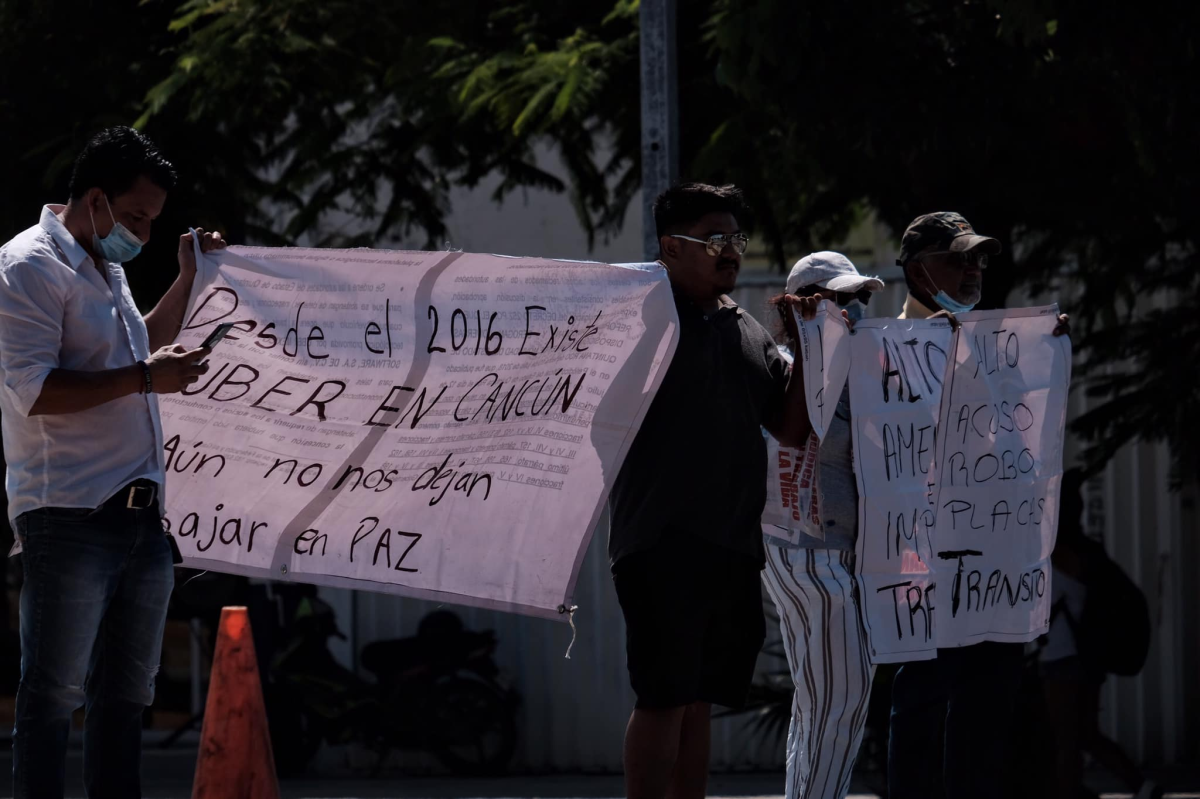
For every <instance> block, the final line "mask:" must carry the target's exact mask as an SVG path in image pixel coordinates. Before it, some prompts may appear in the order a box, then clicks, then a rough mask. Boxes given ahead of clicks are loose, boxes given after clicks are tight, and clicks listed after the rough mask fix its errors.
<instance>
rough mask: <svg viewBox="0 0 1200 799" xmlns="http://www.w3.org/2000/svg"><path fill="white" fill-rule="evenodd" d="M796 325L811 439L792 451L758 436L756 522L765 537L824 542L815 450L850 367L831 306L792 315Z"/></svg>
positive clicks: (844, 331) (840, 323) (845, 338)
mask: <svg viewBox="0 0 1200 799" xmlns="http://www.w3.org/2000/svg"><path fill="white" fill-rule="evenodd" d="M793 313H794V311H793ZM796 326H797V330H798V331H799V333H800V347H799V349H800V353H799V355H800V360H801V365H800V367H798V368H801V369H803V370H804V373H803V379H804V392H805V400H806V402H807V405H808V418H809V423H810V424H811V425H812V435H810V436H809V439H808V442H807V444H806V445H805V446H804V447H802V448H798V447H785V446H783V445H782V444H780V443H779V442H778V441H776V440H775V439H774V438H773V437H772V436H770V435H767V434H766V433H765V432H764V435H766V438H767V502H766V507H765V508H764V510H763V518H762V524H763V531H764V532H765V533H767V534H768V535H771V536H773V537H775V538H778V539H781V540H786V541H788V542H789V543H792V544H795V543H798V542H799V541H800V537H801V536H805V535H807V536H811V537H813V538H816V539H818V540H821V541H823V540H825V529H824V527H823V526H822V525H821V518H820V506H821V492H820V485H819V480H818V475H819V473H820V469H819V457H820V447H821V441H822V440H823V439H824V438H825V431H826V430H827V429H828V428H829V424H830V422H832V421H833V414H834V411H836V410H837V398H838V397H839V396H840V395H841V393H842V389H843V388H844V387H845V385H846V377H847V375H848V372H849V368H850V352H849V346H850V335H849V333H850V330H849V328H848V327H847V325H846V320H845V318H843V316H842V313H841V311H840V310H839V309H838V308H837V306H836V305H835V304H833V303H830V302H822V303H821V304H820V305H819V306H818V307H817V315H816V317H815V318H814V319H811V320H809V321H807V322H806V321H804V320H803V319H801V318H800V316H799V315H798V314H797V315H796ZM793 368H797V367H795V366H793ZM826 397H832V401H830V402H828V403H827V402H825V398H826Z"/></svg>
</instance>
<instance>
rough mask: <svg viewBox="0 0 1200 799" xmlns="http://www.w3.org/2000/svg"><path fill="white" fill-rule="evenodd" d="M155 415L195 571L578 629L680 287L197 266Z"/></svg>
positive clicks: (445, 270)
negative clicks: (209, 341) (212, 342)
mask: <svg viewBox="0 0 1200 799" xmlns="http://www.w3.org/2000/svg"><path fill="white" fill-rule="evenodd" d="M198 260H199V261H200V267H201V274H200V276H199V277H198V278H197V280H196V285H195V288H194V289H193V293H192V297H191V300H190V303H189V308H188V311H187V314H186V317H185V323H184V328H183V331H182V333H181V334H180V337H179V341H180V343H182V344H184V345H186V346H195V345H197V344H198V343H199V342H200V341H201V340H203V339H204V337H205V336H207V335H208V334H209V333H210V332H211V331H212V330H213V329H214V327H215V326H216V325H217V324H219V323H222V322H235V323H237V326H236V328H235V330H234V332H233V333H232V334H231V335H230V336H229V337H228V338H227V339H226V340H225V341H223V342H221V343H220V344H218V345H217V346H216V348H215V349H214V350H213V353H212V355H211V356H210V358H209V362H210V369H209V372H208V373H207V374H206V375H205V376H204V377H202V378H201V379H200V381H199V382H198V383H196V384H195V385H194V386H192V387H191V388H189V390H188V391H187V392H186V393H185V394H179V395H168V396H163V397H161V398H160V400H161V408H162V415H163V426H164V431H165V436H166V465H167V473H168V475H169V478H168V483H167V501H168V505H167V509H166V515H167V519H166V523H167V525H168V526H169V528H170V530H171V532H172V533H173V534H174V535H175V536H176V537H177V540H178V541H179V544H180V547H181V549H182V551H183V554H184V556H185V564H186V565H188V566H191V567H194V568H204V569H212V570H216V571H224V572H232V573H237V574H244V575H251V576H259V577H267V578H272V579H277V580H279V579H283V580H295V581H300V582H310V583H317V584H324V585H335V586H345V587H352V588H364V589H369V590H375V591H383V592H389V593H398V594H405V595H408V596H414V597H419V598H425V599H434V600H439V601H447V602H457V603H462V604H471V605H478V606H483V607H492V608H498V609H503V610H511V611H519V612H523V613H528V614H532V615H537V616H543V617H549V618H556V617H557V618H564V619H565V617H563V616H562V614H561V609H562V608H563V607H570V604H571V602H570V600H571V594H572V592H573V590H574V585H575V580H576V576H577V574H578V570H579V565H580V562H581V561H582V558H583V554H584V551H585V550H586V548H587V544H588V541H589V539H590V536H591V533H592V530H593V528H594V526H595V524H596V522H597V520H598V518H599V516H600V513H601V510H602V505H603V502H604V501H605V499H606V497H607V495H608V489H609V487H610V486H611V484H612V482H613V480H614V479H615V477H616V473H617V470H619V469H620V466H621V463H622V460H623V458H624V456H625V453H626V452H627V451H628V448H629V445H630V443H631V442H632V440H633V437H634V435H635V434H636V432H637V429H638V425H639V424H640V423H641V420H642V418H643V416H644V413H645V411H646V409H647V407H648V406H649V403H650V401H651V399H652V398H653V396H654V393H655V391H656V390H657V388H658V385H659V383H660V382H661V379H662V376H663V374H664V373H665V366H666V365H667V364H669V363H670V359H671V356H672V355H673V353H674V346H675V342H676V339H677V334H676V330H677V322H676V316H675V307H674V302H673V300H672V295H671V291H670V287H669V285H668V283H667V278H666V274H665V272H663V270H661V269H649V268H647V269H631V268H621V267H615V266H608V265H604V264H595V263H569V262H556V261H549V260H543V259H533V258H506V257H500V256H492V255H475V254H470V253H446V252H397V251H383V250H365V249H363V250H305V249H269V248H254V247H232V248H230V249H229V250H227V251H221V252H214V253H210V254H208V255H206V256H198Z"/></svg>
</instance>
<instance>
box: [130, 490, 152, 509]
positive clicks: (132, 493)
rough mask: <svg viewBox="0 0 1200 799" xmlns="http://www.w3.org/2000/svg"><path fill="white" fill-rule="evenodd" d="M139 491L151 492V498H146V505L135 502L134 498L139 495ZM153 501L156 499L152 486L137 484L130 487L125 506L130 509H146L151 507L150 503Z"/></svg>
mask: <svg viewBox="0 0 1200 799" xmlns="http://www.w3.org/2000/svg"><path fill="white" fill-rule="evenodd" d="M138 491H147V492H149V493H150V498H149V499H148V500H146V504H145V505H138V504H135V501H134V498H135V497H136V496H137V492H138ZM153 501H154V489H153V488H151V487H150V486H136V485H135V486H130V487H129V498H128V499H126V500H125V507H126V508H127V509H129V510H145V509H146V508H148V507H150V503H151V502H153Z"/></svg>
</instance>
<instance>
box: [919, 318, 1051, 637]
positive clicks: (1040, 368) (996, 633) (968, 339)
mask: <svg viewBox="0 0 1200 799" xmlns="http://www.w3.org/2000/svg"><path fill="white" fill-rule="evenodd" d="M959 319H960V321H961V322H962V327H961V328H960V329H959V330H958V331H957V332H956V333H955V349H954V350H953V352H954V357H953V359H952V364H951V372H950V376H949V378H948V379H947V381H946V387H945V390H944V392H943V394H942V412H941V421H940V423H939V428H938V429H939V431H941V435H940V438H939V440H938V463H939V465H940V467H939V479H938V492H937V505H938V516H937V520H938V521H937V526H936V527H935V528H934V529H933V530H932V532H931V536H930V544H931V546H932V549H933V552H934V557H935V562H936V571H937V573H938V576H939V584H940V585H941V586H942V589H941V590H940V591H939V592H938V595H939V602H938V604H937V630H938V636H937V640H938V645H939V646H943V647H948V646H966V645H968V644H972V643H975V642H977V641H1012V642H1025V641H1032V640H1033V639H1035V638H1037V637H1038V636H1039V635H1042V634H1043V633H1045V632H1046V630H1047V629H1048V627H1049V623H1050V553H1051V551H1052V550H1053V549H1054V540H1055V536H1056V534H1057V530H1058V498H1059V486H1060V483H1061V480H1062V471H1063V468H1062V454H1063V453H1062V451H1063V431H1064V429H1065V425H1066V416H1067V391H1068V389H1069V387H1070V382H1071V341H1070V339H1069V338H1067V337H1066V336H1054V335H1053V334H1052V332H1053V330H1054V328H1055V326H1056V324H1057V319H1058V306H1047V307H1041V308H1021V309H1018V310H1008V311H977V312H974V313H970V314H964V315H962V316H960V317H959Z"/></svg>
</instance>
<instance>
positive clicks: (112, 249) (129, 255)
mask: <svg viewBox="0 0 1200 799" xmlns="http://www.w3.org/2000/svg"><path fill="white" fill-rule="evenodd" d="M104 204H105V205H107V206H108V218H109V219H112V221H113V229H112V232H110V233H109V234H108V235H107V236H105V237H104V238H100V236H99V234H97V233H96V217H95V216H94V215H92V212H91V210H90V209H89V211H88V215H89V216H91V217H92V246H93V247H95V248H96V252H98V253H100V254H101V255H103V256H104V260H106V261H109V262H111V263H114V264H123V263H125V262H126V261H132V260H133V259H134V258H136V257H137V255H138V253H140V252H141V251H142V240H141V239H139V238H138V237H137V236H135V235H133V234H132V233H130V232H129V228H127V227H125V226H124V225H122V224H121V223H120V222H118V221H117V220H116V217H114V216H113V212H112V205H109V202H108V196H107V195H105V197H104Z"/></svg>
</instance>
